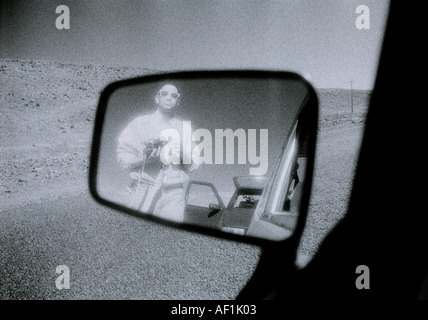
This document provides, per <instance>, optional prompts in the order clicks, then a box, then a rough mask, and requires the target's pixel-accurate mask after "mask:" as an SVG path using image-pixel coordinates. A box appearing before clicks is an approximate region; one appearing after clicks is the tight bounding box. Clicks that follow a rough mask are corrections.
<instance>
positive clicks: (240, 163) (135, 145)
mask: <svg viewBox="0 0 428 320" xmlns="http://www.w3.org/2000/svg"><path fill="white" fill-rule="evenodd" d="M143 79H144V78H143ZM308 96H309V90H308V86H307V84H306V83H305V82H303V81H302V80H301V79H300V78H297V77H290V78H284V77H266V76H263V77H242V76H239V77H230V76H227V77H226V76H223V77H222V76H216V77H198V78H195V77H183V78H179V77H177V76H176V77H174V78H173V79H171V80H170V81H164V79H162V81H160V80H159V81H154V80H150V81H144V80H142V81H140V82H139V83H133V84H131V85H126V86H119V87H118V88H116V89H115V90H114V91H113V92H112V93H111V95H110V96H109V97H108V100H107V105H106V107H105V108H106V109H105V114H104V115H105V118H104V123H103V129H102V132H101V140H100V146H99V157H98V163H97V176H96V192H97V194H98V196H99V197H101V198H102V199H104V200H107V201H108V202H110V203H115V204H119V205H120V206H123V207H126V208H128V209H132V210H135V211H138V212H140V213H141V215H142V216H145V215H152V216H155V217H159V218H162V219H166V220H168V221H173V222H178V223H186V224H192V225H199V226H204V227H208V228H213V229H218V230H222V231H224V232H229V233H234V234H240V235H247V236H254V237H262V238H266V239H275V240H281V239H285V238H287V237H289V236H290V235H292V233H293V230H294V229H295V226H296V222H297V218H298V216H299V208H300V198H301V190H302V187H301V186H302V184H303V181H305V172H306V170H305V166H306V155H305V152H304V142H305V139H306V133H305V132H306V131H304V130H301V128H303V127H304V123H305V119H304V118H302V116H301V115H302V114H303V113H302V111H303V110H305V105H306V101H307V99H308Z"/></svg>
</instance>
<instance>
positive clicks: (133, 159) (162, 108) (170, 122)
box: [117, 84, 199, 223]
mask: <svg viewBox="0 0 428 320" xmlns="http://www.w3.org/2000/svg"><path fill="white" fill-rule="evenodd" d="M155 102H156V105H157V109H156V111H155V112H154V113H151V114H146V115H141V116H138V117H136V118H135V119H133V120H132V121H131V122H130V123H129V124H128V125H127V126H126V127H125V129H124V130H123V131H122V133H121V134H120V136H119V138H118V147H117V159H118V162H119V165H120V166H121V168H122V169H125V170H129V175H130V178H131V184H130V186H129V187H128V192H129V194H130V199H129V204H128V205H129V206H130V207H131V208H132V209H136V210H139V211H142V212H145V213H152V214H153V215H155V216H158V217H161V218H164V219H167V220H170V221H174V222H179V223H180V222H183V220H184V207H185V200H184V194H185V192H184V184H185V182H186V180H188V173H190V172H193V171H195V170H196V169H197V168H198V164H199V161H198V159H195V157H197V154H198V153H197V152H193V153H192V154H191V157H192V159H190V161H189V159H187V161H183V156H185V154H184V153H183V152H182V150H181V148H180V146H179V145H178V146H173V147H172V148H171V146H169V147H170V148H168V150H172V152H173V153H174V152H175V153H178V152H179V153H180V154H179V155H178V154H175V155H173V156H172V158H174V156H178V157H179V158H180V159H181V161H180V163H178V164H177V163H174V162H166V161H165V160H164V159H163V158H162V148H163V147H164V146H165V145H166V144H171V143H174V142H173V141H172V140H170V141H166V140H167V139H165V137H162V135H163V133H164V132H166V131H167V130H169V129H173V130H176V132H179V133H180V136H181V137H183V121H182V120H181V119H178V118H177V117H176V114H177V109H178V108H179V105H180V93H179V91H178V88H177V86H175V85H173V84H165V85H163V86H162V87H161V88H160V90H159V91H158V92H157V94H156V95H155ZM185 163H190V164H185Z"/></svg>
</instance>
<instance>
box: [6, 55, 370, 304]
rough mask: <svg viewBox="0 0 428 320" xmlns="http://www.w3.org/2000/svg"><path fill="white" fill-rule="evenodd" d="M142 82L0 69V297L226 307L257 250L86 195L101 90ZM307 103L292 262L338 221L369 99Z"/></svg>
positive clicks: (66, 70)
mask: <svg viewBox="0 0 428 320" xmlns="http://www.w3.org/2000/svg"><path fill="white" fill-rule="evenodd" d="M152 72H154V71H153V70H147V69H138V68H129V67H124V68H118V67H109V66H102V65H99V66H97V65H74V64H64V63H58V62H50V61H33V60H16V59H15V60H14V59H0V179H1V180H0V195H1V201H0V261H1V262H0V299H176V298H178V299H231V298H233V297H234V296H236V294H237V293H238V292H239V289H240V288H241V287H242V286H243V285H244V284H245V282H246V280H247V279H248V278H249V277H250V276H251V272H252V271H253V270H254V267H255V265H256V264H257V261H258V260H257V259H258V256H259V249H258V248H257V247H254V246H249V245H245V244H239V243H232V242H228V241H225V240H222V239H212V238H208V237H205V236H203V235H196V234H192V233H185V232H182V231H179V230H172V231H171V230H170V232H169V233H166V232H164V229H162V228H163V227H161V226H157V225H155V224H152V223H148V222H145V221H143V220H136V219H135V218H132V217H129V216H126V215H122V214H119V213H115V212H113V210H111V209H107V208H103V207H101V206H100V205H99V204H96V203H95V202H94V201H93V200H92V199H91V198H90V196H89V193H88V187H87V173H88V166H89V151H90V143H91V139H92V130H93V124H94V117H95V112H96V107H97V103H98V98H99V95H100V93H101V91H102V89H103V88H104V87H105V86H106V85H107V84H109V83H110V82H112V81H115V80H119V79H123V78H129V77H133V76H137V75H142V74H147V73H152ZM317 93H318V95H319V100H320V117H319V129H318V143H317V151H316V159H315V173H314V181H313V187H312V195H311V201H310V207H309V214H308V219H307V226H306V229H305V232H304V234H303V238H302V241H301V244H300V247H299V259H300V260H299V263H300V264H304V263H305V262H306V261H307V260H308V259H310V257H311V256H312V255H313V254H314V253H315V252H316V250H317V248H318V246H319V244H320V243H321V241H322V239H323V238H324V237H325V235H326V234H327V233H328V231H329V230H331V228H332V227H333V226H334V225H335V224H336V223H337V222H338V221H339V220H340V219H341V218H342V217H343V215H344V214H345V213H346V207H347V203H348V200H349V192H350V190H351V187H352V180H353V176H354V173H355V165H356V161H357V159H358V148H359V145H360V142H361V137H362V133H363V130H364V121H365V116H366V112H367V105H368V102H369V99H370V91H359V90H354V91H353V92H352V96H351V92H350V90H345V89H317ZM142 234H144V236H142ZM174 237H178V238H179V239H181V240H182V241H179V242H177V241H176V238H174ZM150 239H152V242H148V241H150ZM126 250H129V251H126ZM125 253H128V254H125ZM166 262H168V265H167V263H166ZM61 264H67V265H69V266H70V269H71V272H72V274H73V275H76V276H74V278H72V279H75V280H73V281H74V282H72V288H71V289H70V290H67V292H65V291H62V292H59V291H58V290H56V289H55V285H54V281H55V277H56V276H57V275H55V266H57V265H61ZM159 268H161V272H159V271H157V270H159ZM34 270H36V271H34ZM75 270H77V271H75ZM162 271H164V273H162ZM73 272H74V273H73ZM77 275H79V276H77ZM165 277H167V279H166V278H165Z"/></svg>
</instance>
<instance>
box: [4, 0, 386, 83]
mask: <svg viewBox="0 0 428 320" xmlns="http://www.w3.org/2000/svg"><path fill="white" fill-rule="evenodd" d="M59 5H67V6H68V7H69V9H70V29H69V30H58V29H57V28H56V26H55V21H56V18H57V17H58V16H59V14H56V13H55V9H56V7H57V6H59ZM359 5H366V6H367V7H368V8H369V10H370V20H369V21H370V29H368V30H367V29H365V30H359V29H358V28H357V27H356V20H357V18H358V16H359V15H360V14H358V13H356V8H357V7H358V6H359ZM388 7H389V1H387V0H369V1H366V0H364V1H362V0H361V1H354V0H342V1H339V0H331V1H329V0H326V1H320V0H311V1H309V0H308V1H297V0H294V1H286V0H279V1H267V0H264V1H249V0H247V1H233V0H224V1H222V0H218V1H208V0H186V1H159V0H157V1H137V0H121V1H117V0H102V1H101V0H61V1H57V0H25V1H24V0H9V1H5V0H0V57H1V58H20V59H39V60H40V59H42V60H53V61H61V62H72V63H83V64H86V63H95V64H107V65H113V66H135V65H136V66H141V67H145V68H150V69H156V70H171V69H173V70H179V69H213V68H214V69H223V68H227V69H230V68H239V69H243V68H252V69H254V68H255V69H260V68H267V69H286V70H294V71H298V72H301V73H305V74H309V75H310V77H311V81H312V83H313V84H314V85H315V86H316V87H321V88H349V87H350V81H353V87H354V88H356V89H372V88H373V84H374V77H375V74H376V68H377V59H378V56H379V52H380V47H381V41H382V38H383V34H384V29H385V21H386V16H387V12H388Z"/></svg>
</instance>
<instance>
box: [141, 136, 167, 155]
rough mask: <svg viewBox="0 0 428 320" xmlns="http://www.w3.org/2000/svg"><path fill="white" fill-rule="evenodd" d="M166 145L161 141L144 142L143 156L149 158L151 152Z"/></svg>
mask: <svg viewBox="0 0 428 320" xmlns="http://www.w3.org/2000/svg"><path fill="white" fill-rule="evenodd" d="M166 143H167V141H161V140H159V139H150V140H149V141H147V142H146V151H145V156H146V157H149V156H150V155H151V154H152V152H153V150H155V149H157V148H162V147H163V146H164V145H165V144H166Z"/></svg>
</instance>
